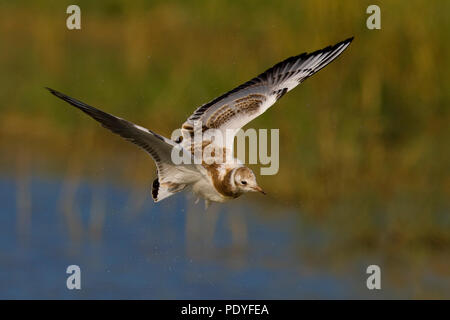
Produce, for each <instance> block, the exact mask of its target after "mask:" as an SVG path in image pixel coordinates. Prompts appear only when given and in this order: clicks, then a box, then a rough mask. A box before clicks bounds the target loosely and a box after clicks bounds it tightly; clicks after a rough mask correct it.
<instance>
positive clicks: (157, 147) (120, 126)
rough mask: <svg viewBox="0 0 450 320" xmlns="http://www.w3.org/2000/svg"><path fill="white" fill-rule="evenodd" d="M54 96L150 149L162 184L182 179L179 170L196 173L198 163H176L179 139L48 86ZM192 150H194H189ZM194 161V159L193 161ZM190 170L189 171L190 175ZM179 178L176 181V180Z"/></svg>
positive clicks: (147, 149)
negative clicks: (174, 139) (174, 158)
mask: <svg viewBox="0 0 450 320" xmlns="http://www.w3.org/2000/svg"><path fill="white" fill-rule="evenodd" d="M47 89H48V90H49V91H50V92H51V93H52V94H53V95H55V96H57V97H58V98H60V99H62V100H64V101H66V102H68V103H70V104H71V105H73V106H74V107H77V108H78V109H80V110H81V111H83V112H84V113H86V114H88V115H89V116H91V117H92V118H94V119H95V120H97V121H98V122H100V123H101V124H102V126H103V127H105V128H107V129H109V130H111V131H112V132H114V133H117V134H118V135H120V136H121V137H123V138H125V139H126V140H128V141H131V142H133V143H134V144H136V145H138V146H139V147H141V148H142V149H144V150H145V151H147V152H148V153H149V154H150V156H151V157H152V158H153V160H154V161H155V163H156V167H157V169H158V178H159V183H163V182H165V181H170V182H178V181H177V180H179V179H177V178H179V173H180V172H182V175H183V177H184V178H186V176H189V174H192V175H195V174H196V167H195V166H194V165H174V164H173V162H172V158H171V153H172V149H173V148H174V147H177V148H180V146H177V144H176V143H175V142H173V141H172V140H169V139H167V138H164V137H163V136H161V135H159V134H157V133H155V132H152V131H150V130H148V129H146V128H143V127H141V126H138V125H136V124H134V123H131V122H129V121H127V120H124V119H121V118H119V117H116V116H113V115H111V114H108V113H106V112H103V111H101V110H99V109H97V108H94V107H92V106H90V105H87V104H85V103H84V102H81V101H79V100H76V99H74V98H71V97H69V96H67V95H65V94H63V93H61V92H58V91H56V90H53V89H50V88H47ZM186 153H189V154H190V152H187V151H186ZM191 163H193V162H191ZM188 173H189V174H188ZM174 180H175V181H174Z"/></svg>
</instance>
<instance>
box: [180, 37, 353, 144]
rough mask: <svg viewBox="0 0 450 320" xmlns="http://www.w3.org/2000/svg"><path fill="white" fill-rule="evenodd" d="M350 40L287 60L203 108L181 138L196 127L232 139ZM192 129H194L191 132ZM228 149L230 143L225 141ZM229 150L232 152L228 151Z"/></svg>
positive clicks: (332, 57) (196, 113) (188, 122)
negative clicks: (215, 130)
mask: <svg viewBox="0 0 450 320" xmlns="http://www.w3.org/2000/svg"><path fill="white" fill-rule="evenodd" d="M352 40H353V37H352V38H349V39H347V40H344V41H342V42H339V43H337V44H335V45H334V46H329V47H326V48H324V49H321V50H317V51H315V52H312V53H306V52H305V53H302V54H300V55H298V56H295V57H290V58H288V59H286V60H284V61H282V62H280V63H277V64H276V65H274V66H273V67H272V68H270V69H268V70H267V71H265V72H263V73H261V74H260V75H259V76H257V77H255V78H253V79H252V80H250V81H247V82H246V83H244V84H242V85H240V86H239V87H237V88H235V89H233V90H231V91H229V92H227V93H225V94H224V95H222V96H220V97H218V98H216V99H214V100H212V101H210V102H208V103H206V104H204V105H202V106H201V107H199V108H198V109H197V110H195V112H194V113H193V114H192V115H191V116H190V117H189V118H188V120H187V121H186V122H185V123H184V124H183V125H182V127H181V129H182V132H183V136H184V137H185V138H189V137H191V136H192V135H193V134H194V130H196V128H197V126H201V128H202V131H206V130H207V129H219V130H221V131H222V132H223V135H224V136H225V134H226V133H225V131H227V129H230V131H229V132H228V134H227V136H228V137H230V136H229V134H230V132H231V133H232V134H231V136H232V137H234V134H235V133H236V132H237V131H238V130H239V129H240V128H242V127H243V126H244V125H246V124H247V123H249V122H250V121H251V120H253V119H255V118H256V117H257V116H259V115H260V114H262V113H264V112H265V111H266V110H267V109H268V108H269V107H270V106H272V105H273V104H274V103H275V102H276V101H277V100H278V99H280V98H281V97H282V96H283V95H284V94H286V92H288V91H290V90H292V89H293V88H295V87H296V86H297V85H299V84H300V83H302V82H303V81H304V80H305V79H307V78H309V77H310V76H312V75H313V74H315V73H316V72H318V71H319V70H320V69H322V68H323V67H325V66H326V65H327V64H329V63H330V62H331V61H333V60H334V59H336V58H337V57H338V56H339V55H340V54H341V53H342V52H343V51H344V50H345V49H346V48H347V47H348V45H349V44H350V43H351V42H352ZM194 126H195V128H194ZM228 140H229V139H227V142H226V146H227V147H228V148H230V147H231V146H232V144H233V141H228ZM230 149H231V148H230Z"/></svg>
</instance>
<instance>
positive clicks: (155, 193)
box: [152, 178, 186, 202]
mask: <svg viewBox="0 0 450 320" xmlns="http://www.w3.org/2000/svg"><path fill="white" fill-rule="evenodd" d="M184 188H186V184H180V183H174V182H161V183H160V182H159V178H156V179H155V180H153V184H152V198H153V201H155V202H158V201H161V200H163V199H165V198H168V197H170V196H171V195H173V194H175V193H177V192H180V191H182V190H183V189H184Z"/></svg>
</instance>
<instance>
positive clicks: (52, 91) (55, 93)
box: [44, 87, 64, 99]
mask: <svg viewBox="0 0 450 320" xmlns="http://www.w3.org/2000/svg"><path fill="white" fill-rule="evenodd" d="M44 88H45V89H47V90H48V91H50V93H51V94H52V95H54V96H57V97H58V98H61V99H62V98H63V97H64V95H63V94H62V93H61V92H58V91H56V90H55V89H52V88H49V87H44Z"/></svg>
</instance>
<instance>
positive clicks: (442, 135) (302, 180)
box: [0, 0, 450, 250]
mask: <svg viewBox="0 0 450 320" xmlns="http://www.w3.org/2000/svg"><path fill="white" fill-rule="evenodd" d="M76 3H77V4H78V5H79V6H80V7H81V15H82V17H81V19H82V29H81V30H79V31H70V30H68V29H67V28H66V26H65V23H66V22H65V20H66V17H67V14H66V13H65V11H66V8H67V6H68V5H70V4H73V1H14V2H13V1H10V2H0V39H1V41H0V70H1V72H0V88H1V89H0V98H1V101H2V103H1V104H0V108H1V116H0V143H1V144H0V145H1V148H2V150H3V151H2V157H0V161H1V163H0V164H1V167H2V168H3V170H4V171H6V172H8V171H10V170H11V166H14V163H15V161H16V158H17V155H18V154H22V155H23V154H24V152H25V154H28V156H29V157H32V159H33V166H35V167H36V168H37V169H38V170H40V171H46V172H48V173H51V174H55V175H58V174H60V173H61V172H63V171H64V170H66V169H65V168H66V167H67V165H68V163H71V161H75V160H73V159H79V161H80V162H81V163H83V168H82V169H80V172H81V173H82V174H84V175H87V176H91V177H94V178H95V177H96V176H101V175H103V173H101V172H100V171H101V170H100V169H99V167H101V168H102V170H104V172H107V174H104V175H105V176H110V175H111V174H112V172H118V177H119V179H123V181H122V183H130V184H134V185H135V186H137V187H142V188H149V184H150V181H151V179H152V176H153V174H154V167H153V165H152V164H151V163H150V162H149V161H148V158H147V156H146V155H145V154H144V153H143V152H141V151H139V150H137V149H136V148H135V147H134V146H131V145H128V144H127V143H125V142H121V141H120V139H119V138H114V137H112V135H111V134H110V133H109V132H106V131H105V130H103V129H100V128H99V127H98V125H97V124H95V123H94V122H93V121H91V120H90V119H87V118H86V117H85V116H84V115H82V114H81V113H79V112H76V111H75V110H72V109H69V108H67V107H66V105H64V104H63V103H62V102H61V101H59V100H57V99H55V98H54V97H52V96H51V95H49V94H48V92H46V91H45V90H44V89H43V87H45V86H49V87H53V88H55V89H57V90H60V91H62V92H65V93H67V94H69V95H71V96H74V97H76V98H79V99H81V100H82V101H85V102H88V103H90V104H92V105H94V106H97V107H99V108H103V109H104V110H105V111H107V112H111V113H113V114H116V115H119V116H121V117H124V118H126V119H129V120H130V121H133V122H136V123H139V124H141V125H143V126H146V127H148V128H150V129H152V130H154V131H156V132H159V133H161V134H164V135H170V133H171V132H172V130H173V129H175V128H177V127H179V126H180V124H181V123H182V122H183V121H184V120H185V119H186V118H187V117H188V116H189V115H190V113H191V112H192V111H193V110H194V109H195V108H196V107H197V106H199V105H201V104H202V103H205V102H207V101H209V100H211V99H213V98H215V97H216V96H218V95H220V94H222V93H223V92H225V91H227V90H229V89H231V88H233V87H235V86H237V85H239V84H241V83H243V82H245V81H247V80H249V79H250V78H251V77H253V76H255V75H256V74H258V73H260V72H262V71H263V70H265V69H267V68H268V67H270V66H271V65H273V64H274V63H276V62H278V61H280V60H282V59H284V58H286V57H288V56H292V55H295V54H299V53H301V52H304V51H313V50H316V49H320V48H323V47H325V46H327V45H330V44H334V43H336V42H338V41H341V40H343V39H345V38H347V37H349V36H355V40H354V42H353V43H352V45H351V46H350V48H349V49H348V50H347V51H346V52H345V53H344V54H343V55H342V56H341V57H340V58H339V59H338V60H337V61H335V62H333V63H332V64H331V65H330V66H327V67H326V68H325V69H324V70H323V71H321V72H320V73H319V74H317V75H315V76H314V77H312V78H311V79H309V80H308V81H306V82H305V83H304V84H302V85H301V86H300V87H298V88H297V89H295V90H294V91H292V92H291V93H289V94H288V95H286V96H285V97H284V98H283V99H282V100H280V101H279V102H278V103H277V104H276V106H275V107H274V108H273V109H271V110H269V112H267V113H266V114H264V115H263V116H262V117H259V118H258V119H256V120H255V121H253V122H252V123H251V124H250V125H249V127H255V128H280V143H281V150H280V160H281V164H280V171H279V173H278V174H277V175H276V176H262V177H259V180H260V183H261V185H263V186H264V188H265V189H267V191H268V192H269V194H270V195H271V198H270V200H271V201H278V202H281V203H285V204H286V205H289V206H295V207H297V208H299V211H300V212H302V213H303V214H305V215H306V216H307V217H308V218H310V219H312V220H313V221H320V222H321V223H324V224H327V225H329V226H332V227H335V228H336V232H338V233H339V234H343V235H345V237H348V238H349V239H348V241H349V242H357V243H362V244H363V246H366V247H373V246H377V245H380V244H381V245H386V246H398V245H399V246H402V245H405V244H407V245H410V244H412V245H415V244H417V243H418V244H419V246H423V245H425V246H426V247H427V248H429V247H433V248H437V249H440V250H441V249H444V248H447V249H448V247H449V245H450V235H449V231H448V230H449V226H450V219H449V207H450V206H449V201H448V198H449V194H450V176H449V172H450V168H449V164H450V157H449V149H450V148H449V147H448V141H449V140H450V132H449V123H450V121H449V120H450V119H449V102H450V75H449V72H448V70H450V59H449V48H450V44H449V41H448V35H449V34H450V25H449V24H450V20H449V19H448V12H450V2H449V1H444V0H441V1H432V2H427V1H417V0H413V1H409V2H400V1H390V2H383V3H382V4H380V6H381V17H382V29H381V30H368V29H367V28H366V19H367V17H368V15H367V14H366V13H365V11H366V8H367V6H368V5H370V4H373V1H358V2H350V1H345V2H344V1H331V0H329V1H325V0H323V1H298V0H294V1H280V2H278V1H256V0H254V1H239V2H237V1H181V0H179V1H129V2H127V1H122V0H114V1H101V2H100V1H87V0H85V1H77V2H76ZM118 170H119V171H118ZM120 170H121V171H120ZM130 181H131V182H130ZM380 232H381V234H382V235H383V236H382V237H380Z"/></svg>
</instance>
